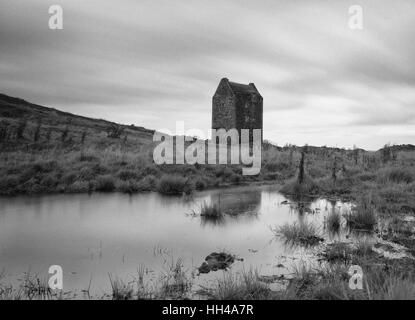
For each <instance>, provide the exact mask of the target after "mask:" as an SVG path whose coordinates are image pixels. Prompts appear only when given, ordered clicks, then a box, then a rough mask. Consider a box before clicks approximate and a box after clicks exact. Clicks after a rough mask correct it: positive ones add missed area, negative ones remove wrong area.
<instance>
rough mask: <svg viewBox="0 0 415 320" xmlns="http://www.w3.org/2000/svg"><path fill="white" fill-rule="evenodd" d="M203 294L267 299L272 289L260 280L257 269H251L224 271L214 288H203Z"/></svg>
mask: <svg viewBox="0 0 415 320" xmlns="http://www.w3.org/2000/svg"><path fill="white" fill-rule="evenodd" d="M200 293H201V294H202V295H205V296H208V297H209V298H210V299H214V300H266V299H270V298H271V297H272V291H271V290H270V289H269V288H268V286H267V285H266V284H265V283H263V282H261V281H260V277H259V275H258V271H257V270H252V269H250V270H249V271H245V270H244V271H242V273H240V274H232V273H224V275H223V278H220V279H217V281H216V283H215V284H214V285H213V287H212V288H202V290H201V292H200Z"/></svg>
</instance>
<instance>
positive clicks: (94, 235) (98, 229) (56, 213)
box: [0, 186, 350, 296]
mask: <svg viewBox="0 0 415 320" xmlns="http://www.w3.org/2000/svg"><path fill="white" fill-rule="evenodd" d="M203 203H216V204H217V205H218V206H220V208H221V210H222V211H224V212H225V213H226V214H225V216H224V218H223V219H220V220H209V219H205V218H203V217H201V216H200V215H199V214H198V213H199V212H200V208H201V206H202V204H203ZM349 206H350V204H347V203H341V202H336V201H328V200H324V199H317V200H314V201H313V202H311V203H308V204H304V203H296V202H293V201H291V200H289V199H287V198H285V197H284V196H283V195H281V194H280V193H279V192H278V187H277V186H249V187H238V188H230V189H217V190H209V191H204V192H198V193H196V194H194V195H193V196H191V197H168V196H162V195H159V194H157V193H146V194H137V195H126V194H121V193H108V194H105V193H94V194H91V195H88V194H73V195H67V194H62V195H49V196H40V197H29V196H24V197H13V198H0V268H2V269H3V270H4V279H6V280H7V281H9V282H11V283H13V282H15V281H18V279H20V278H21V277H22V274H24V273H25V272H28V271H30V273H32V274H39V275H45V276H46V275H47V270H48V268H49V266H51V265H60V266H61V267H62V268H63V274H64V277H63V285H64V291H71V292H75V294H81V293H80V291H81V290H82V289H86V287H88V286H89V283H90V284H91V285H90V292H91V293H92V294H93V295H94V296H100V295H103V294H104V293H109V292H110V291H111V290H110V289H111V286H110V281H109V275H113V276H116V277H120V278H122V279H125V281H129V279H134V278H135V277H137V272H138V270H139V269H140V268H141V269H143V268H144V269H145V270H146V275H147V276H148V277H150V278H151V277H153V278H156V277H158V276H159V275H160V273H162V272H163V268H165V267H166V266H165V264H166V263H168V261H169V259H178V258H180V259H182V261H183V264H184V265H185V266H186V268H187V270H188V271H189V272H190V273H193V275H194V281H195V282H196V283H197V284H203V285H205V284H208V283H209V282H210V281H212V280H214V278H215V277H220V276H221V275H222V271H217V272H210V273H209V274H201V275H197V274H198V272H197V267H199V266H200V265H201V263H202V262H203V261H204V259H205V257H206V256H207V255H209V254H210V253H212V252H220V251H226V252H229V253H232V254H234V255H236V256H237V257H238V258H240V260H237V261H236V262H235V263H234V264H233V265H232V266H231V270H232V271H237V270H242V269H249V268H251V267H253V268H256V269H257V270H258V271H259V272H260V274H261V275H278V274H284V273H286V274H288V273H289V272H290V265H291V263H292V261H294V260H296V259H307V257H308V255H309V254H310V250H309V249H304V248H301V247H292V246H289V245H286V244H285V243H284V241H283V240H282V239H280V238H278V237H275V235H274V234H273V233H272V231H271V227H275V226H279V225H282V224H284V223H286V222H289V223H292V222H295V221H309V222H312V223H314V224H315V225H317V226H319V228H320V229H321V231H322V232H323V233H324V220H325V217H326V216H327V215H328V214H329V212H330V211H331V210H333V208H339V209H342V208H343V209H345V208H346V209H347V208H348V207H349ZM326 237H330V236H329V235H328V234H326ZM334 237H342V235H334Z"/></svg>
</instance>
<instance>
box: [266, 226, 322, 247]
mask: <svg viewBox="0 0 415 320" xmlns="http://www.w3.org/2000/svg"><path fill="white" fill-rule="evenodd" d="M271 230H272V232H273V233H274V234H275V235H280V236H282V237H283V238H284V239H285V241H286V243H291V244H301V245H306V246H313V245H317V244H318V243H320V242H321V241H323V238H321V236H320V232H319V230H318V228H317V227H316V226H314V225H313V224H312V223H307V222H303V223H296V222H294V223H293V224H289V223H286V224H284V225H282V226H279V227H276V228H274V229H271Z"/></svg>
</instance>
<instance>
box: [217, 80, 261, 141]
mask: <svg viewBox="0 0 415 320" xmlns="http://www.w3.org/2000/svg"><path fill="white" fill-rule="evenodd" d="M262 103H263V99H262V96H261V94H260V93H259V92H258V90H257V88H256V87H255V85H254V84H253V83H250V84H240V83H236V82H231V81H229V80H228V79H227V78H223V79H222V80H221V81H220V82H219V86H218V88H217V89H216V92H215V94H214V96H213V98H212V129H226V130H229V129H233V128H235V129H237V130H238V131H239V132H240V130H241V129H261V138H262V137H263V134H262V133H263V128H262V118H263V111H262ZM250 134H251V135H252V131H251V133H250ZM262 139H263V138H262Z"/></svg>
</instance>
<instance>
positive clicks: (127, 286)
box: [108, 274, 134, 300]
mask: <svg viewBox="0 0 415 320" xmlns="http://www.w3.org/2000/svg"><path fill="white" fill-rule="evenodd" d="M108 277H109V280H110V284H111V290H112V291H111V296H112V299H113V300H131V299H132V298H133V296H134V288H133V285H132V284H131V283H125V282H124V281H123V280H122V279H120V278H119V277H117V276H113V275H112V274H109V275H108Z"/></svg>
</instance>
